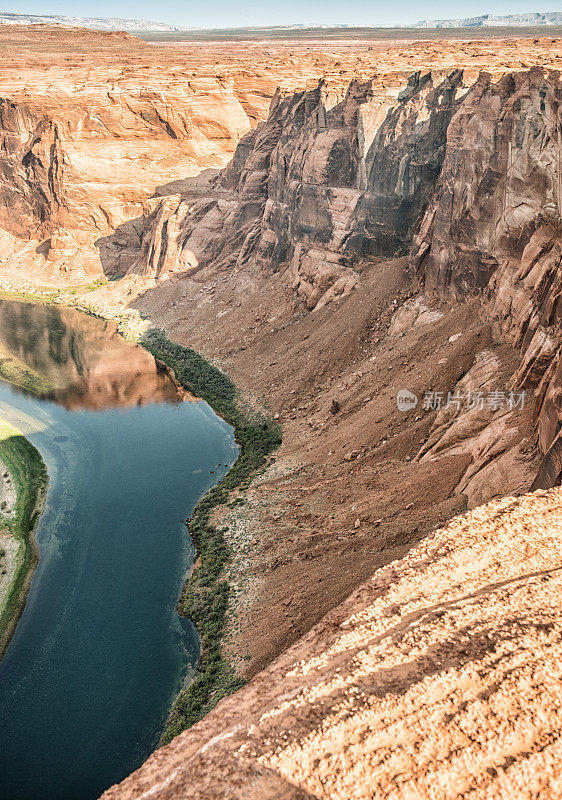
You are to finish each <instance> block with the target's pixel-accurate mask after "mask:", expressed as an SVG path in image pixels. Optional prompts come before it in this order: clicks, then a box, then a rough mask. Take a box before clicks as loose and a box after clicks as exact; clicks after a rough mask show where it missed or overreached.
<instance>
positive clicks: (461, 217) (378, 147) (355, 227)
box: [131, 68, 562, 488]
mask: <svg viewBox="0 0 562 800" xmlns="http://www.w3.org/2000/svg"><path fill="white" fill-rule="evenodd" d="M396 80H398V77H396ZM560 92H561V90H560V73H558V72H552V71H551V72H548V71H545V70H543V69H539V68H536V69H534V70H531V71H528V72H521V73H510V74H508V75H506V76H504V77H502V78H500V79H499V80H498V81H494V80H493V79H492V77H491V76H490V75H488V74H482V75H481V76H480V77H479V78H478V80H477V81H476V82H475V83H471V81H470V80H467V77H466V76H464V75H463V72H462V71H460V70H456V71H453V72H450V73H448V74H445V75H443V74H442V73H439V72H431V73H427V74H425V75H421V74H419V73H416V74H414V75H413V76H411V77H410V79H409V81H408V83H407V85H406V86H405V87H404V88H403V89H402V90H401V91H400V92H399V93H398V96H397V97H393V96H392V92H390V90H389V84H388V80H387V81H385V82H384V85H381V83H380V81H378V80H377V79H372V80H371V81H367V82H352V83H351V84H343V85H339V86H338V85H335V84H333V83H332V84H330V85H327V84H326V83H325V82H321V83H320V84H319V85H318V87H317V88H315V89H313V90H311V91H308V92H303V93H298V94H292V95H288V96H286V95H282V94H277V95H276V97H275V98H274V100H273V102H272V106H271V109H270V114H269V117H268V120H267V121H265V122H263V123H261V124H259V125H258V126H257V128H256V129H255V130H253V131H251V132H250V133H248V134H247V135H246V136H245V137H244V139H243V140H242V142H241V143H240V145H239V146H238V148H237V151H236V153H235V156H234V158H233V160H232V162H231V163H230V165H229V166H228V167H227V168H226V169H225V170H224V171H223V172H222V173H221V175H220V176H219V179H218V185H217V189H216V191H215V194H214V196H213V195H210V196H207V197H204V198H202V199H200V200H198V201H197V202H195V203H192V202H190V201H188V200H182V199H181V198H180V197H176V198H175V199H172V198H167V199H166V200H162V201H159V203H158V205H157V207H156V208H155V210H154V211H153V212H152V215H151V217H149V218H148V219H147V223H148V224H147V230H148V232H147V234H145V243H144V247H143V251H142V253H141V256H140V258H139V260H138V261H137V262H136V263H135V264H134V266H133V267H132V269H131V272H140V273H141V274H142V275H143V276H151V277H155V278H159V277H162V275H163V273H164V271H165V270H168V271H169V272H173V271H179V272H187V271H189V270H191V269H194V268H202V267H211V268H212V270H213V271H214V272H220V271H222V270H225V269H239V268H241V267H242V266H243V265H244V264H245V263H247V262H248V261H249V260H250V259H252V261H253V263H255V264H256V265H257V266H258V267H259V268H260V269H261V270H262V271H264V272H265V273H266V274H267V273H275V272H279V271H281V272H283V273H284V274H285V276H286V277H285V280H286V281H287V283H288V284H289V285H290V286H291V288H292V289H293V290H294V291H295V293H296V295H297V296H298V297H300V298H301V299H302V301H303V302H304V304H305V306H306V307H307V308H308V309H315V310H320V309H322V308H323V307H324V306H325V305H327V304H328V303H331V302H333V301H337V300H338V299H341V298H342V297H344V296H346V295H348V294H349V293H350V292H351V291H353V289H354V288H355V287H356V286H357V284H358V282H359V281H360V279H361V269H362V265H363V264H364V263H365V262H366V260H369V259H371V260H372V259H373V258H376V257H390V256H395V255H400V254H401V253H405V252H408V250H409V249H410V248H411V252H410V256H409V261H410V265H411V269H412V270H413V271H414V272H415V273H416V274H417V275H418V277H419V279H420V280H421V282H422V284H423V287H424V289H425V291H426V292H427V293H429V294H431V293H432V292H435V293H437V294H439V295H440V296H441V297H443V298H445V299H448V300H450V302H453V303H454V302H456V301H458V300H459V299H462V298H466V297H468V296H470V295H473V294H475V293H479V292H484V294H485V298H486V313H487V314H488V315H489V316H491V317H492V318H494V319H498V321H499V329H500V333H501V336H502V337H503V338H504V339H507V340H508V341H510V342H511V343H512V344H513V345H514V346H515V347H517V348H519V349H520V350H521V351H522V354H523V355H522V359H523V360H522V364H521V366H520V367H519V369H518V370H517V372H516V374H515V375H514V376H513V378H512V380H511V382H510V385H509V388H510V389H511V390H514V389H518V390H520V391H525V392H527V393H528V395H529V396H531V394H532V392H534V391H535V390H536V391H537V392H538V394H539V399H540V405H539V407H538V409H537V416H538V431H539V444H540V447H541V448H542V450H543V452H546V451H547V450H548V449H549V448H550V447H551V445H552V444H553V442H554V439H555V437H556V436H557V434H558V430H559V427H560V419H561V415H560V414H559V411H558V406H557V399H556V398H557V396H558V394H557V393H558V387H559V386H560V375H559V374H558V366H557V364H558V356H557V353H558V349H559V343H558V342H559V333H558V328H559V321H558V314H557V298H558V294H559V289H558V288H557V287H558V283H559V281H560V277H559V275H558V272H559V268H560V258H561V252H562V251H561V246H560V230H561V217H560V206H561V203H562V197H561V189H560V186H561V180H562V178H561V172H560V135H561V134H560V116H559V103H560ZM555 356H556V358H555ZM547 371H548V375H545V373H546V372H547ZM561 374H562V373H561ZM492 383H493V380H492ZM539 385H540V386H539ZM460 388H461V389H462V388H463V387H462V386H461V387H460ZM494 388H497V387H493V386H492V384H490V385H488V386H487V389H488V390H490V391H492V390H493V389H494ZM482 389H483V387H482V386H472V391H482ZM499 416H500V415H499V414H490V415H488V418H486V417H485V416H484V417H483V416H482V415H481V416H480V418H479V421H478V424H477V425H476V426H475V427H474V422H471V423H470V424H471V425H472V426H473V428H472V433H473V434H474V435H476V433H478V434H483V436H484V438H483V442H484V440H485V444H482V447H484V448H485V449H486V451H488V456H487V459H486V460H487V461H488V462H489V461H491V460H492V459H491V453H493V452H495V454H496V456H497V455H499V450H498V448H500V449H501V452H502V453H503V452H504V449H503V446H500V444H499V443H500V441H502V442H504V443H505V442H506V436H505V425H506V424H507V425H508V426H509V424H510V423H509V420H508V419H505V420H504V421H503V422H502V423H501V424H499ZM450 423H451V420H448V421H447V423H446V425H445V427H444V428H443V430H442V432H443V431H444V430H445V428H447V429H448V427H449V426H450ZM440 424H442V425H443V422H441V423H440ZM466 424H467V423H466V421H465V420H464V417H463V421H461V422H459V423H458V426H466ZM485 431H486V433H484V432H485ZM508 438H509V437H508ZM438 439H439V435H438V433H437V434H436V433H435V432H434V433H433V434H432V437H431V439H430V441H431V445H430V446H431V448H433V450H432V453H433V455H435V454H436V453H437V452H438V451H441V452H443V451H444V446H442V445H440V446H439V447H437V442H438ZM447 442H448V445H447V446H448V447H450V442H451V435H450V434H448V440H447ZM558 447H559V445H558V443H557V444H556V448H555V451H556V453H557V452H558V449H557V448H558ZM429 449H430V448H429V447H425V448H423V449H422V451H421V454H420V455H423V454H424V453H425V452H426V451H428V450H429ZM472 455H473V457H474V452H473V453H472ZM513 455H514V454H513V453H511V454H510V455H509V456H508V458H512V457H513ZM426 457H427V456H426ZM553 458H559V457H558V456H555V452H554V451H553V453H549V455H548V458H547V462H545V467H544V469H547V471H548V475H549V477H548V478H546V477H541V478H540V479H539V484H538V485H542V486H545V485H552V483H555V482H556V481H557V474H554V472H556V469H558V472H560V471H562V464H561V465H560V466H558V467H556V466H555V465H554V466H553V464H551V462H552V459H553ZM477 460H478V459H477ZM547 463H548V464H549V466H548V467H547V466H546V464H547ZM553 463H554V462H553ZM556 464H558V462H556ZM544 469H543V471H544ZM541 476H542V472H541ZM466 480H468V475H467V478H466ZM465 488H466V486H465Z"/></svg>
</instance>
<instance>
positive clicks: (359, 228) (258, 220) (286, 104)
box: [134, 71, 466, 309]
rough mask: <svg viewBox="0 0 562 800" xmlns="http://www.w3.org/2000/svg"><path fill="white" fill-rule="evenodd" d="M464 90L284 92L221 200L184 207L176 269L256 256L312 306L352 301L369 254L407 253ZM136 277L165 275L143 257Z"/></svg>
mask: <svg viewBox="0 0 562 800" xmlns="http://www.w3.org/2000/svg"><path fill="white" fill-rule="evenodd" d="M464 91H466V88H465V87H464V86H463V74H462V72H461V71H453V72H452V73H451V74H449V75H445V74H443V73H439V72H435V73H428V74H426V75H423V76H422V75H420V74H419V73H416V74H414V75H413V76H410V78H409V79H408V78H407V76H406V75H398V76H395V78H394V80H393V81H392V82H388V81H387V82H383V83H381V81H380V80H378V79H371V80H370V81H366V82H364V81H353V82H351V83H347V82H341V81H340V82H337V81H333V80H332V81H330V82H329V83H327V82H325V81H321V82H320V83H319V84H318V86H317V87H316V88H314V89H312V90H310V91H307V92H299V93H297V94H292V95H287V94H283V93H281V92H279V93H277V94H276V96H275V98H274V99H273V101H272V105H271V109H270V114H269V117H268V119H267V121H265V122H263V123H261V124H260V125H258V126H257V128H256V129H255V130H253V131H251V132H250V133H248V134H247V135H246V136H245V137H244V138H243V139H242V141H241V142H240V144H239V146H238V148H237V150H236V153H235V155H234V158H233V159H232V161H231V163H230V164H229V166H228V167H227V168H226V169H225V170H224V171H223V172H222V174H221V176H220V178H219V181H218V187H220V189H222V190H223V193H224V196H223V197H222V200H221V199H217V197H216V196H215V197H209V198H204V199H202V200H200V201H199V202H198V203H196V204H194V205H191V206H190V207H189V210H188V209H187V206H188V205H189V204H188V203H187V201H185V202H184V203H183V205H181V206H180V207H178V209H177V212H176V213H177V215H178V216H179V217H182V218H183V220H184V221H185V224H184V225H183V232H184V233H183V237H182V246H181V248H180V253H179V258H177V260H176V265H177V269H179V270H181V269H182V268H183V267H184V266H185V265H186V264H190V265H191V266H208V265H210V264H213V265H214V266H216V267H224V266H240V265H241V264H243V263H244V262H245V261H246V260H247V259H248V258H249V257H250V256H254V257H255V260H256V262H257V263H258V264H259V265H260V266H261V267H262V268H263V269H265V270H271V271H274V272H276V271H279V270H282V269H286V268H289V267H290V269H291V278H290V280H291V283H292V285H293V288H294V289H295V290H296V291H297V294H298V295H300V296H301V297H302V298H303V299H304V301H305V303H306V305H307V306H308V308H310V309H314V308H321V307H323V305H325V304H326V303H328V302H331V301H332V300H333V299H335V298H337V297H341V296H343V295H345V294H347V293H349V291H351V289H352V288H353V286H354V285H355V283H356V281H357V279H358V273H357V270H356V267H357V266H358V263H359V261H360V259H361V258H362V257H364V256H369V257H370V256H374V255H376V256H389V255H394V254H396V253H397V252H398V253H400V252H405V250H406V249H407V245H408V243H409V242H410V241H411V237H412V235H413V232H414V228H415V225H416V224H417V221H418V218H419V215H420V213H421V211H422V210H423V208H424V206H425V204H426V202H427V199H428V197H429V196H430V195H431V193H432V191H433V189H434V186H435V181H436V179H437V176H438V174H439V171H440V167H441V163H442V160H443V157H444V153H445V137H446V131H447V126H448V123H449V120H450V118H451V117H452V115H453V114H454V113H455V110H456V108H457V105H458V102H459V100H458V97H459V96H460V95H462V94H463V92H464ZM164 205H165V203H164V202H162V208H163V210H162V212H159V213H158V214H157V215H156V217H155V218H154V219H153V223H154V225H155V226H156V227H158V226H159V225H160V224H161V219H162V216H163V214H165V212H164ZM167 219H169V218H168V217H167ZM175 227H176V229H179V227H180V226H178V225H177V224H176V225H175ZM149 228H150V225H149ZM155 237H156V238H161V235H160V234H157V233H154V232H150V233H149V238H150V239H153V238H155ZM174 248H175V245H174ZM134 271H140V272H141V273H142V274H145V275H146V274H150V275H152V276H154V277H158V275H159V268H158V265H156V264H154V263H153V260H152V259H150V258H148V259H147V258H146V250H145V253H144V255H143V257H142V258H141V260H140V262H139V264H137V265H136V266H135V268H134Z"/></svg>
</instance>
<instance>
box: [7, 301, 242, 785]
mask: <svg viewBox="0 0 562 800" xmlns="http://www.w3.org/2000/svg"><path fill="white" fill-rule="evenodd" d="M0 376H1V377H2V378H3V380H0V416H1V417H4V418H5V419H7V420H8V421H9V422H11V423H13V424H15V425H16V426H17V427H19V428H20V430H21V431H22V432H23V433H24V434H25V435H26V436H27V437H28V438H29V439H30V440H31V441H32V442H33V444H34V445H35V446H36V447H37V449H38V450H39V452H40V453H41V455H42V457H43V459H44V461H45V463H46V465H47V470H48V473H49V480H50V482H49V488H48V492H47V501H46V507H45V511H44V513H43V515H42V517H41V519H40V522H39V525H38V528H37V542H38V545H39V553H40V561H39V566H38V568H37V571H36V573H35V576H34V578H33V582H32V585H31V589H30V593H29V596H28V599H27V604H26V607H25V610H24V613H23V615H22V618H21V620H20V622H19V624H18V627H17V629H16V632H15V634H14V637H13V639H12V641H11V643H10V645H9V647H8V650H7V652H6V655H5V656H4V658H3V659H2V661H0V797H1V798H2V800H90V799H92V800H93V798H96V797H98V796H99V795H100V793H101V792H102V791H103V790H104V789H106V788H107V787H108V786H110V785H111V784H113V783H115V782H116V781H119V780H120V779H122V778H123V777H125V776H126V775H127V774H129V773H130V772H131V771H132V770H134V769H135V768H136V767H138V766H139V765H140V764H141V763H142V761H143V760H144V759H145V758H146V756H147V755H148V754H149V753H150V752H151V750H152V749H153V748H154V747H155V746H156V744H157V742H158V738H159V735H160V733H161V731H162V728H163V725H164V722H165V718H166V715H167V712H168V709H169V707H170V704H171V702H172V700H173V698H174V695H175V694H176V692H177V690H178V689H179V687H180V685H181V684H182V681H183V680H184V679H185V677H186V675H188V674H189V671H190V669H192V668H193V665H194V664H195V662H196V660H197V655H198V640H197V635H196V633H195V631H194V630H193V628H192V626H191V625H190V624H189V623H188V622H186V621H185V620H182V619H181V618H180V617H179V616H178V614H177V613H176V610H175V609H176V604H177V600H178V597H179V594H180V591H181V586H182V583H183V580H184V577H185V574H186V570H187V569H188V568H189V566H190V563H191V560H192V555H193V554H192V549H191V546H190V543H189V539H188V536H187V532H186V527H185V525H184V524H183V522H182V520H184V519H185V518H186V516H187V515H189V514H190V512H191V510H192V509H193V506H194V505H195V503H196V502H197V500H198V499H199V497H201V495H202V494H204V493H205V492H206V491H207V490H208V489H209V488H210V487H211V486H212V485H213V484H214V483H215V482H216V481H217V480H218V479H219V478H220V477H221V476H222V475H223V474H224V473H225V472H226V471H227V470H228V467H229V465H230V464H232V462H233V461H234V460H235V458H236V456H237V447H236V444H235V441H234V436H233V433H232V429H231V428H230V427H229V426H228V425H227V424H226V423H225V422H223V421H222V420H221V419H220V418H218V417H217V416H216V414H215V413H214V412H213V411H212V409H211V408H210V407H209V406H208V405H207V404H205V403H203V402H190V401H188V400H186V399H185V398H183V397H182V396H181V393H180V392H179V390H178V388H177V387H176V386H175V385H174V383H173V381H172V380H171V379H170V378H169V376H168V375H167V374H166V373H165V372H163V371H162V370H160V369H158V368H157V365H156V364H155V362H154V360H153V359H152V357H151V356H150V355H149V354H148V353H146V352H145V351H144V350H142V349H141V348H139V347H136V346H134V345H131V344H129V343H127V342H125V341H124V340H123V339H121V337H119V336H118V335H117V333H116V331H115V327H114V326H113V325H112V324H109V323H105V322H103V321H101V320H97V319H94V318H92V317H89V316H87V315H85V314H81V313H79V312H77V311H73V310H69V309H59V308H56V307H52V306H40V305H33V304H24V303H15V302H12V301H7V300H0Z"/></svg>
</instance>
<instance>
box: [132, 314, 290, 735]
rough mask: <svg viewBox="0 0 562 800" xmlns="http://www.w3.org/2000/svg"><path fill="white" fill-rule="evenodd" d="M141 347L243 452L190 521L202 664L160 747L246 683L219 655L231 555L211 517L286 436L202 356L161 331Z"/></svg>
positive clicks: (187, 611) (192, 593) (189, 588)
mask: <svg viewBox="0 0 562 800" xmlns="http://www.w3.org/2000/svg"><path fill="white" fill-rule="evenodd" d="M139 344H141V345H142V346H143V347H144V348H145V349H146V350H148V351H149V352H150V353H152V355H153V356H154V357H155V358H157V359H158V360H159V361H162V362H164V363H165V364H166V365H167V366H168V367H169V368H170V369H171V370H172V371H173V372H174V374H175V375H176V377H177V379H178V380H179V382H180V383H181V385H182V386H183V387H184V388H185V389H187V390H188V391H190V392H192V393H193V394H195V395H196V396H198V397H201V398H202V399H203V400H205V401H206V402H207V403H208V404H209V405H210V406H211V407H212V408H213V409H214V411H215V412H216V413H217V414H218V415H219V416H221V417H222V418H223V419H224V420H225V421H226V422H228V423H229V424H230V425H232V427H233V428H234V432H235V436H236V441H237V443H238V445H239V447H240V453H239V456H238V459H237V460H236V462H235V463H234V465H233V466H232V468H231V469H230V471H229V472H228V474H227V475H225V477H224V478H223V479H222V480H221V481H219V483H217V484H216V485H215V486H214V487H213V488H212V489H211V490H210V491H209V492H208V493H207V494H206V495H205V496H204V497H202V498H201V500H200V501H199V503H198V504H197V505H196V507H195V509H194V510H193V513H192V515H191V517H190V519H189V521H188V528H189V533H190V536H191V540H192V542H193V544H194V546H195V549H196V552H197V561H196V565H195V568H194V570H193V573H192V575H191V577H190V578H189V580H188V582H187V583H186V587H185V591H184V593H183V596H182V599H181V600H180V603H179V606H178V610H179V612H180V613H181V614H182V615H183V616H186V617H189V619H191V620H192V621H193V623H194V624H195V626H196V628H197V630H198V632H199V635H200V637H201V659H200V663H199V665H198V670H197V674H196V676H195V678H194V680H193V681H192V682H191V683H190V684H189V686H188V687H187V688H186V689H184V690H183V691H181V692H180V694H179V695H178V697H177V699H176V701H175V703H174V705H173V708H172V711H171V714H170V718H169V721H168V725H167V728H166V730H165V732H164V735H163V737H162V744H166V743H168V742H170V741H171V740H172V739H173V738H174V736H177V734H178V733H181V731H183V730H185V729H186V728H189V727H190V726H191V725H193V724H195V723H196V722H198V721H199V720H201V719H202V718H203V717H204V716H205V715H206V714H207V713H208V712H209V711H210V710H211V709H212V708H214V707H215V706H216V704H217V703H218V702H219V700H221V699H222V698H223V697H225V696H226V695H228V694H230V693H231V692H233V691H235V690H236V689H239V688H240V687H241V686H242V685H243V683H244V680H243V679H242V678H241V677H240V676H239V675H238V674H237V672H236V671H235V669H234V668H233V666H232V664H231V663H230V660H229V659H228V658H227V657H225V655H224V653H223V650H222V641H223V637H224V633H225V625H226V614H227V609H228V600H229V595H230V593H231V586H230V583H229V581H228V580H227V578H226V577H225V575H224V570H225V568H226V566H227V564H228V562H229V561H230V560H231V556H232V554H231V552H230V548H229V547H228V544H227V541H226V538H225V533H226V529H225V528H224V527H223V526H219V525H216V524H213V521H212V516H213V513H214V512H215V511H216V509H217V508H218V507H220V506H225V505H226V503H227V502H228V500H229V495H230V493H231V492H232V491H233V490H236V489H238V490H244V489H247V488H249V485H250V481H251V479H252V476H253V475H255V474H256V473H257V472H258V471H259V470H260V469H262V468H264V467H265V465H266V463H267V457H268V456H269V454H270V453H271V452H273V451H274V450H275V449H276V448H277V447H279V445H280V444H281V431H280V427H279V425H277V424H276V423H275V422H274V421H273V420H272V419H270V418H269V417H267V416H266V415H264V414H263V413H261V412H259V411H257V410H252V409H249V408H244V406H243V404H242V403H241V401H240V397H239V393H238V391H237V389H236V387H235V385H234V384H233V383H232V381H231V380H230V379H229V378H228V377H227V376H226V375H225V374H224V373H223V372H221V371H220V370H218V369H217V368H216V367H215V366H213V365H212V364H210V363H209V362H208V361H206V360H205V359H204V358H203V357H202V356H201V355H200V354H199V353H196V352H195V351H194V350H191V349H189V348H187V347H183V346H182V345H179V344H175V343H173V342H171V341H170V340H169V339H168V338H167V337H166V335H165V334H164V333H163V332H162V331H159V330H150V331H148V332H147V333H146V334H145V335H144V336H143V337H142V338H141V339H140V341H139Z"/></svg>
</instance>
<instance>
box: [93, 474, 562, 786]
mask: <svg viewBox="0 0 562 800" xmlns="http://www.w3.org/2000/svg"><path fill="white" fill-rule="evenodd" d="M561 601H562V490H560V489H551V490H549V491H538V492H535V493H534V494H530V495H526V496H524V497H517V498H515V497H507V498H504V499H502V500H496V501H493V502H491V503H488V504H487V505H485V506H482V507H480V508H477V509H476V510H475V511H472V512H471V513H469V514H467V515H465V516H462V517H458V518H456V519H454V520H453V521H452V522H451V523H450V524H449V525H447V527H445V528H443V529H441V530H438V531H437V532H436V533H434V534H433V535H432V536H430V537H429V538H428V539H426V540H425V541H424V542H423V543H422V544H421V545H420V546H418V547H417V548H416V549H415V550H412V551H411V552H410V553H409V554H408V555H407V556H406V557H405V558H403V559H401V560H400V561H395V562H393V563H392V564H390V565H388V566H387V567H384V568H382V569H380V570H378V571H377V572H376V573H375V575H374V576H373V578H372V579H371V580H370V581H369V582H368V583H366V584H364V585H363V586H362V587H361V588H359V589H358V590H357V591H356V592H355V593H354V594H353V595H352V596H351V597H350V598H349V599H348V600H346V601H345V602H344V603H343V604H342V605H341V606H339V607H338V608H337V609H335V610H334V611H333V612H332V613H330V614H329V615H328V616H326V617H325V618H324V619H323V620H322V622H320V623H319V624H318V625H317V626H316V627H315V628H313V629H312V630H311V631H310V633H309V634H307V635H306V636H305V637H304V638H303V639H301V640H300V641H299V642H297V644H296V645H294V646H293V647H291V648H290V649H289V650H288V651H287V652H286V653H285V654H283V655H282V656H281V657H280V658H278V659H277V660H276V661H275V662H274V663H272V664H271V665H270V666H269V667H267V669H265V670H263V671H262V672H261V673H259V674H258V675H257V676H256V678H254V680H253V681H251V683H250V684H248V686H246V687H245V688H244V689H242V690H241V691H239V692H238V693H237V694H235V695H233V696H232V697H230V698H227V699H226V700H223V701H222V702H221V703H220V704H219V705H218V706H217V708H216V709H215V710H214V711H212V712H211V713H210V714H209V715H208V717H207V718H206V719H205V720H203V722H201V723H199V724H198V725H196V726H194V727H193V728H192V729H191V730H189V731H186V732H185V733H183V734H181V735H180V736H179V737H178V738H177V739H175V740H174V741H173V742H172V744H170V745H168V746H167V747H165V748H162V749H161V750H158V751H157V752H156V753H155V754H154V755H153V756H151V758H149V760H148V761H147V762H146V764H144V766H143V767H141V769H139V770H138V771H137V772H136V773H134V774H133V775H132V776H130V777H129V778H128V779H127V780H125V781H124V782H123V783H122V784H121V785H119V786H115V787H113V788H111V789H110V790H109V791H107V792H106V793H105V794H104V795H103V797H104V798H105V800H116V798H123V800H124V799H125V798H135V799H136V800H141V798H149V797H150V798H158V800H168V798H169V799H170V800H172V798H174V800H180V798H311V797H312V798H338V800H349V799H350V798H353V799H354V800H359V799H360V798H385V800H386V799H388V798H416V799H419V798H432V800H435V799H438V800H440V799H441V798H443V799H445V798H459V797H463V798H474V799H476V798H487V799H491V798H494V799H495V798H506V800H508V798H509V800H511V799H512V798H518V800H523V799H524V798H536V797H539V796H540V798H541V800H546V799H547V798H548V799H550V798H559V797H562V741H561V740H560V734H561V731H562V681H561V673H562V612H561V611H560V609H561Z"/></svg>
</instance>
